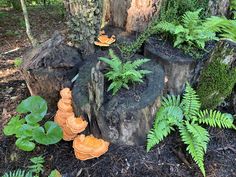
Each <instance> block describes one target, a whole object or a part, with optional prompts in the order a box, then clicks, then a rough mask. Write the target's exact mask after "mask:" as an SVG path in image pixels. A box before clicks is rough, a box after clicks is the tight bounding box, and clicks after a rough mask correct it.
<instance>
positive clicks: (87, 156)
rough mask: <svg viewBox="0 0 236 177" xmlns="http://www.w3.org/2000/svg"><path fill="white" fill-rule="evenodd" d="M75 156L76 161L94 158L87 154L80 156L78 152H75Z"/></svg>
mask: <svg viewBox="0 0 236 177" xmlns="http://www.w3.org/2000/svg"><path fill="white" fill-rule="evenodd" d="M75 156H76V158H77V159H79V160H89V159H93V158H94V157H93V156H91V155H89V154H82V153H80V152H78V151H75Z"/></svg>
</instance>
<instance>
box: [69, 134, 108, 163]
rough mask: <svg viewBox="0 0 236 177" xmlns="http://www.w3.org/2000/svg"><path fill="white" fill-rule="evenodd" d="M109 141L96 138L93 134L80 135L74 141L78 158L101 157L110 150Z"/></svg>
mask: <svg viewBox="0 0 236 177" xmlns="http://www.w3.org/2000/svg"><path fill="white" fill-rule="evenodd" d="M108 147H109V142H106V141H104V140H103V139H98V138H95V137H94V136H93V135H89V136H85V135H83V134H82V135H78V136H77V137H76V138H75V139H74V141H73V148H74V151H75V156H76V158H78V159H80V160H88V159H92V158H95V157H100V156H101V155H103V154H104V153H106V152H107V151H108Z"/></svg>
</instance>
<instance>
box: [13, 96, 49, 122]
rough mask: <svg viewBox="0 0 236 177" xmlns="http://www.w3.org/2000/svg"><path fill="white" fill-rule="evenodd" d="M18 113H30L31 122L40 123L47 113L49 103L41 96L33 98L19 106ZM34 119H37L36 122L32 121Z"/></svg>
mask: <svg viewBox="0 0 236 177" xmlns="http://www.w3.org/2000/svg"><path fill="white" fill-rule="evenodd" d="M16 111H17V112H19V113H29V112H30V113H31V114H30V115H31V116H30V118H29V120H30V122H36V121H38V120H39V121H40V120H42V119H43V117H44V116H45V115H46V113H47V102H46V101H45V100H44V99H43V98H41V97H40V96H31V97H28V98H27V99H25V100H23V101H22V102H21V103H20V104H19V105H18V106H17V108H16ZM32 116H33V117H32ZM33 118H35V120H32V119H33Z"/></svg>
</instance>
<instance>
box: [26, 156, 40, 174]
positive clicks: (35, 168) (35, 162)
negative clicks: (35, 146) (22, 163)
mask: <svg viewBox="0 0 236 177" xmlns="http://www.w3.org/2000/svg"><path fill="white" fill-rule="evenodd" d="M30 161H31V162H32V165H30V166H29V169H30V170H29V171H30V172H32V173H34V174H35V175H34V177H39V175H40V173H43V164H44V158H43V157H42V156H38V157H33V158H31V159H30Z"/></svg>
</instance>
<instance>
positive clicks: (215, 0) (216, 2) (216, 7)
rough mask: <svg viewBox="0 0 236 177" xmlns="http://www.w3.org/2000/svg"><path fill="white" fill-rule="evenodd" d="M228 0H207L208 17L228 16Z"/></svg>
mask: <svg viewBox="0 0 236 177" xmlns="http://www.w3.org/2000/svg"><path fill="white" fill-rule="evenodd" d="M229 6H230V0H209V3H208V11H209V13H210V15H216V16H226V17H227V16H228V14H229Z"/></svg>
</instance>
